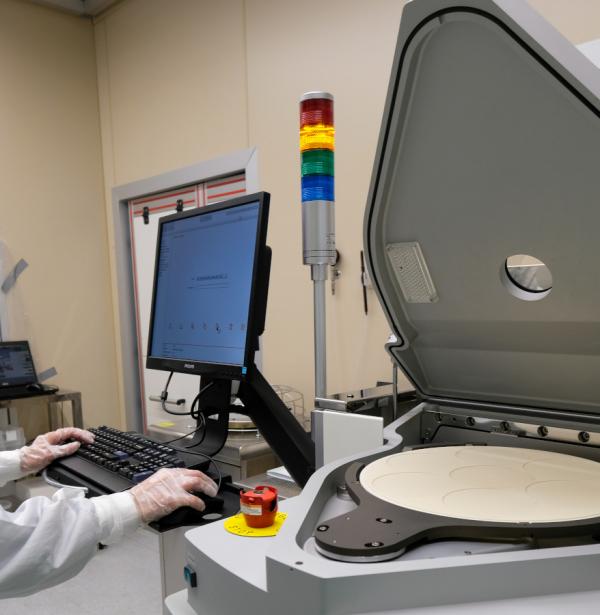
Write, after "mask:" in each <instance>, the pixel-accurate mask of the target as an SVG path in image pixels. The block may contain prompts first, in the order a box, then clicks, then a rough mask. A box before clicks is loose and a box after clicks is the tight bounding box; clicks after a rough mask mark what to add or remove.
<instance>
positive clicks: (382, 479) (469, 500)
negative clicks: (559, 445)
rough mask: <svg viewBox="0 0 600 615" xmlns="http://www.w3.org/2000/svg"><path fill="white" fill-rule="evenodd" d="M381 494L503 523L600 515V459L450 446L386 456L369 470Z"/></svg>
mask: <svg viewBox="0 0 600 615" xmlns="http://www.w3.org/2000/svg"><path fill="white" fill-rule="evenodd" d="M360 482H361V484H362V486H363V487H364V488H365V489H366V490H367V491H368V492H369V493H371V494H373V495H374V496H376V497H378V498H380V499H381V500H385V501H386V502H390V503H392V504H396V505H398V506H402V507H404V508H410V509H412V510H417V511H420V512H425V513H430V514H433V515H442V516H444V517H457V518H460V519H470V520H474V521H492V522H500V523H564V522H568V521H576V520H579V519H590V518H593V517H600V463H597V462H595V461H590V460H589V459H582V458H581V457H574V456H572V455H562V454H559V453H550V452H546V451H537V450H532V449H524V448H509V447H502V446H443V447H437V448H424V449H419V450H414V451H407V452H405V453H398V454H396V455H390V456H389V457H382V458H381V459H378V460H377V461H374V462H373V463H370V464H369V465H368V466H366V467H365V468H364V470H363V471H362V473H361V475H360Z"/></svg>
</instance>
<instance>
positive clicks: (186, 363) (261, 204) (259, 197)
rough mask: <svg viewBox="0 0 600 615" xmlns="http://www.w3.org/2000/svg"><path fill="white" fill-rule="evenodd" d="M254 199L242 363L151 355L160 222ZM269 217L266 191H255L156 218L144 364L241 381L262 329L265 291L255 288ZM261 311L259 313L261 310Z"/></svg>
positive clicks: (250, 363) (167, 221)
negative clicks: (254, 221)
mask: <svg viewBox="0 0 600 615" xmlns="http://www.w3.org/2000/svg"><path fill="white" fill-rule="evenodd" d="M256 202H258V220H257V224H256V245H255V248H254V264H253V270H252V287H251V290H250V305H249V309H248V325H247V327H246V347H245V351H244V362H243V365H232V364H226V363H208V362H205V361H197V360H192V359H190V360H185V359H168V358H164V357H156V356H152V354H151V349H152V337H153V331H154V311H155V303H156V282H157V276H158V258H159V254H160V248H161V240H162V230H163V225H164V224H167V223H169V222H172V221H174V220H181V219H183V218H191V217H196V216H203V215H209V214H211V213H214V212H217V211H222V210H226V209H234V208H235V207H240V206H243V205H249V204H251V203H256ZM268 218H269V193H267V192H256V193H253V194H248V195H244V196H241V197H237V198H234V199H229V200H227V201H221V202H219V203H215V204H214V205H207V206H205V207H198V208H193V209H189V210H186V211H183V212H180V213H175V214H172V215H169V216H163V217H162V218H161V219H160V220H159V226H158V234H157V238H156V253H155V259H154V278H153V283H152V304H151V310H150V323H149V332H148V347H147V355H146V367H147V368H148V369H156V370H161V371H169V372H178V373H184V374H195V375H199V376H210V377H212V378H227V379H231V380H241V379H243V378H244V377H245V376H246V374H247V373H248V369H249V367H250V366H251V365H252V364H253V363H254V353H255V352H256V350H257V348H255V341H254V340H256V339H257V338H258V335H259V334H260V333H262V331H258V330H257V328H258V327H260V315H261V313H263V314H264V310H265V308H266V306H263V305H259V302H266V299H267V298H266V294H264V293H261V292H260V288H259V284H258V281H259V267H260V264H261V262H262V261H263V260H264V258H265V255H266V252H267V249H268V248H267V245H266V241H267V225H268ZM261 294H264V296H260V295H261ZM261 310H262V312H261Z"/></svg>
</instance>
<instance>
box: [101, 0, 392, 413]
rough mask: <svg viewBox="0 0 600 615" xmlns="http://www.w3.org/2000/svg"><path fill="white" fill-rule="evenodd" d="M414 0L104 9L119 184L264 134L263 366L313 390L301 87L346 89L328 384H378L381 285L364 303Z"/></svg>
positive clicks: (385, 372) (280, 379)
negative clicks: (388, 103)
mask: <svg viewBox="0 0 600 615" xmlns="http://www.w3.org/2000/svg"><path fill="white" fill-rule="evenodd" d="M401 9H402V2H398V1H397V0H385V1H384V0H379V1H377V2H368V3H366V2H362V1H360V0H352V1H348V0H332V1H329V2H324V3H323V2H316V1H307V2H303V3H302V5H298V3H295V2H287V1H286V2H273V1H261V0H247V1H246V2H244V1H243V0H229V1H228V2H218V3H217V2H209V1H198V0H195V1H192V0H176V1H170V2H164V1H163V0H143V1H142V0H126V1H125V2H123V3H121V4H119V5H117V6H116V7H115V9H114V10H112V11H110V12H109V13H108V14H106V15H105V16H104V17H102V18H100V19H98V20H97V21H96V26H95V28H96V48H97V54H98V74H99V90H100V109H101V119H102V129H103V147H104V166H105V173H106V181H107V188H110V187H112V186H114V185H119V184H122V183H125V182H128V181H132V180H136V179H140V178H143V177H147V176H150V175H153V174H156V173H160V172H163V171H166V170H169V169H173V168H176V167H179V166H184V165H188V164H192V163H194V162H198V161H202V160H206V159H210V158H214V157H216V156H219V155H221V154H225V153H227V152H230V151H233V150H236V149H240V148H244V147H251V146H257V147H258V156H259V157H258V165H259V174H260V184H261V187H262V188H263V189H265V190H268V191H270V192H271V193H272V199H271V203H272V206H271V220H270V229H269V243H270V245H271V246H272V247H273V266H272V272H271V285H270V290H269V311H268V314H267V329H266V332H265V335H264V336H263V342H264V363H263V367H264V372H265V375H266V377H267V378H268V379H269V381H271V382H272V383H279V384H288V385H291V386H293V387H294V388H297V389H299V390H301V391H302V392H303V394H304V396H305V401H306V403H307V404H309V403H311V402H310V400H311V398H312V396H313V341H312V284H311V282H310V270H309V268H308V267H306V266H304V265H303V264H302V231H301V209H300V185H299V184H300V182H299V153H298V100H299V97H300V95H301V94H302V93H303V92H305V91H307V90H311V89H324V90H328V91H331V92H332V93H333V94H334V95H335V97H336V129H337V135H338V136H337V146H336V180H337V199H336V210H337V211H336V213H337V221H336V225H337V245H338V249H339V251H340V253H341V258H342V261H341V264H340V268H341V271H342V275H341V277H340V278H339V280H338V282H337V288H336V294H335V296H331V294H329V295H328V298H327V302H328V322H327V325H328V366H329V371H328V375H329V377H328V389H329V390H330V391H332V392H333V391H339V390H346V389H348V388H357V387H362V386H369V385H372V384H374V383H375V381H376V380H378V379H380V380H381V379H386V378H387V379H389V378H390V377H391V364H390V362H389V359H388V358H387V356H386V354H385V353H384V351H383V344H384V343H385V341H386V339H387V336H388V334H389V330H388V327H387V324H386V322H385V319H384V317H383V314H382V311H381V309H380V308H379V305H378V304H377V301H376V299H375V296H374V294H373V292H372V291H369V314H368V315H367V316H365V314H364V313H363V303H362V292H361V286H360V250H361V247H362V216H363V211H364V205H365V200H366V195H367V190H368V185H369V180H370V174H371V165H372V160H373V156H374V152H375V146H376V141H377V136H378V130H379V123H380V118H381V113H382V109H383V103H384V99H385V93H386V89H387V79H388V75H389V71H390V67H391V61H392V56H393V51H394V45H395V40H396V34H397V26H398V22H399V18H400V13H401ZM107 207H109V204H108V203H107ZM109 227H110V225H109Z"/></svg>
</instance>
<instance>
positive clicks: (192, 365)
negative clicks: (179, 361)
mask: <svg viewBox="0 0 600 615" xmlns="http://www.w3.org/2000/svg"><path fill="white" fill-rule="evenodd" d="M183 367H185V369H194V367H196V366H195V365H194V364H193V363H184V364H183Z"/></svg>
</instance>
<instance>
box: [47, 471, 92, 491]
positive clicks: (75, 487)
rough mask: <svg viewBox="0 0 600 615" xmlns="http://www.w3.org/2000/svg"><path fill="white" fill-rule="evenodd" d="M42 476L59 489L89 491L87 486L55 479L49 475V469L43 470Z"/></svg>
mask: <svg viewBox="0 0 600 615" xmlns="http://www.w3.org/2000/svg"><path fill="white" fill-rule="evenodd" d="M42 478H43V479H44V481H45V482H46V483H47V484H48V485H50V486H51V487H56V488H57V489H79V490H80V491H83V493H87V492H88V491H89V489H88V488H87V487H80V486H79V485H63V484H62V483H59V482H58V481H55V480H54V479H53V478H50V477H49V476H48V471H47V469H45V470H43V472H42Z"/></svg>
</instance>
